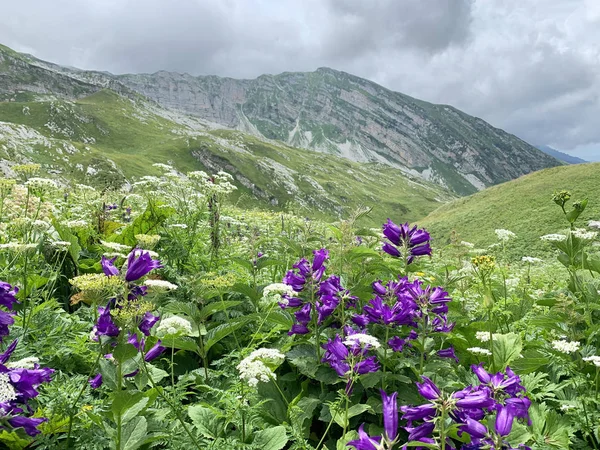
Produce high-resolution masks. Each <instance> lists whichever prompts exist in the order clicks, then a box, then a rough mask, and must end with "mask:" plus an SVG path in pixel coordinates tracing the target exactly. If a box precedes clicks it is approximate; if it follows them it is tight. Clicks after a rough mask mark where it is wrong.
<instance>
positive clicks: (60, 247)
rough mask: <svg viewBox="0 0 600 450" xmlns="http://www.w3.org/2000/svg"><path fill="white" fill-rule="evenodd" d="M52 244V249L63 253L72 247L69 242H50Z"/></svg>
mask: <svg viewBox="0 0 600 450" xmlns="http://www.w3.org/2000/svg"><path fill="white" fill-rule="evenodd" d="M50 244H51V245H52V247H54V248H56V249H57V250H59V251H63V252H66V251H67V250H68V249H69V247H70V246H71V243H70V242H69V241H52V242H50Z"/></svg>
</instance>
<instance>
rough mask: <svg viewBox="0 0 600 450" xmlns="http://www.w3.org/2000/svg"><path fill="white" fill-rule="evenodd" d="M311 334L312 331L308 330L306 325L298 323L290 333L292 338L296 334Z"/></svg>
mask: <svg viewBox="0 0 600 450" xmlns="http://www.w3.org/2000/svg"><path fill="white" fill-rule="evenodd" d="M308 333H310V330H309V329H308V327H307V326H306V325H305V324H302V323H296V324H294V325H292V329H291V330H290V331H288V335H290V336H292V335H294V334H308Z"/></svg>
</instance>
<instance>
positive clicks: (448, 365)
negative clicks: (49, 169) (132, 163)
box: [0, 164, 600, 450]
mask: <svg viewBox="0 0 600 450" xmlns="http://www.w3.org/2000/svg"><path fill="white" fill-rule="evenodd" d="M156 166H157V167H158V168H159V169H161V171H162V172H163V175H162V176H158V177H151V176H146V177H143V178H141V179H140V180H139V181H137V182H135V183H133V184H132V185H129V186H127V188H126V189H123V190H121V191H117V190H111V189H104V190H100V189H95V188H93V187H90V186H87V185H82V184H70V185H64V184H59V183H57V182H55V181H53V180H51V179H46V178H39V176H38V172H39V166H36V165H34V164H25V165H20V166H15V167H13V169H14V171H15V172H16V173H17V175H18V177H17V178H15V179H1V180H0V262H1V265H0V268H1V272H0V339H1V348H0V446H3V448H8V449H26V448H27V449H33V448H35V449H115V450H136V449H186V450H189V449H214V450H221V449H225V450H227V449H240V450H242V449H248V450H251V449H256V450H258V449H261V450H281V449H295V450H300V449H303V450H309V449H310V450H325V449H329V450H342V449H356V450H392V449H396V450H399V449H410V448H414V449H442V450H451V449H456V450H458V449H462V450H476V449H481V450H484V449H496V450H500V449H523V450H524V449H538V450H545V449H598V448H600V399H599V390H600V376H599V375H600V294H599V289H600V286H599V285H600V283H599V280H600V278H599V277H600V247H599V246H598V244H599V242H600V241H598V239H597V234H598V232H597V231H596V230H597V229H598V228H599V227H600V222H598V221H592V222H589V223H581V220H579V217H580V215H581V213H582V212H583V211H584V210H585V208H586V206H587V202H588V200H587V199H572V198H571V194H570V193H569V192H567V191H562V192H556V193H554V195H552V194H553V193H551V192H549V193H548V202H554V203H555V204H556V208H555V212H556V214H558V215H562V216H564V229H563V230H556V233H555V234H550V235H546V236H541V237H539V239H541V240H542V241H543V242H544V245H545V246H546V250H545V252H543V253H542V254H523V255H517V256H515V253H514V251H511V246H512V245H513V243H515V242H517V241H518V240H519V239H521V237H520V236H519V235H516V234H515V233H513V232H512V231H510V230H505V229H496V230H495V232H496V235H497V243H495V244H493V245H492V246H490V247H487V248H477V246H476V245H474V244H471V243H469V242H465V241H464V240H462V239H461V238H460V233H461V230H455V233H454V234H453V238H452V239H451V240H450V241H449V242H442V241H438V240H435V239H433V238H432V236H431V235H430V234H429V233H428V232H427V231H426V230H425V229H423V228H421V227H419V226H418V225H417V224H409V223H403V222H404V221H403V220H402V215H401V214H399V213H397V212H396V211H389V219H388V220H387V221H386V222H385V223H382V224H379V226H376V227H371V226H370V224H369V222H368V214H369V210H368V208H359V209H358V210H357V211H356V213H355V214H353V215H352V216H351V217H347V218H346V219H345V220H342V221H339V222H336V223H333V224H328V223H324V222H321V221H314V220H309V219H307V218H304V217H301V216H300V215H295V214H293V213H281V212H277V213H275V212H265V211H259V210H246V209H244V208H243V207H242V206H243V205H240V204H234V203H233V202H231V200H230V194H231V193H232V191H233V190H234V189H235V186H234V185H233V184H232V178H231V176H229V175H228V174H227V173H225V172H219V173H217V174H214V175H209V174H206V173H204V172H190V173H187V174H182V173H178V172H177V171H175V170H174V169H173V168H172V167H171V166H168V165H165V164H158V165H156ZM589 201H590V202H598V201H600V198H590V199H589ZM524 215H526V214H525V213H524ZM523 220H526V218H524V219H523ZM365 224H367V225H365ZM490 228H491V229H494V228H495V227H494V224H490Z"/></svg>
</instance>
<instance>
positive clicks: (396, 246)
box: [382, 219, 431, 265]
mask: <svg viewBox="0 0 600 450" xmlns="http://www.w3.org/2000/svg"><path fill="white" fill-rule="evenodd" d="M383 235H384V236H385V237H386V238H387V239H388V241H387V242H385V243H384V244H383V247H382V250H383V251H384V252H386V253H387V254H388V255H391V256H393V257H395V258H403V259H404V261H405V263H406V264H407V265H408V264H411V263H412V262H413V261H414V259H415V258H416V257H417V256H425V255H431V247H430V245H429V241H430V240H431V236H430V235H429V233H428V232H427V231H425V230H421V229H418V228H417V226H416V225H415V226H414V227H413V228H410V226H409V225H408V223H405V224H403V225H396V224H395V223H394V222H392V221H391V220H390V219H388V221H387V223H385V224H384V225H383Z"/></svg>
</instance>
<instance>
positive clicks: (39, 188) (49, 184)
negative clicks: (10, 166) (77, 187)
mask: <svg viewBox="0 0 600 450" xmlns="http://www.w3.org/2000/svg"><path fill="white" fill-rule="evenodd" d="M24 184H25V186H27V187H28V188H29V189H31V190H32V191H35V192H36V193H38V194H42V193H44V192H47V191H51V190H53V189H56V188H57V187H58V185H57V184H56V182H55V181H54V180H51V179H49V178H36V177H34V178H30V179H29V180H27V181H26V182H25V183H24Z"/></svg>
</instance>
